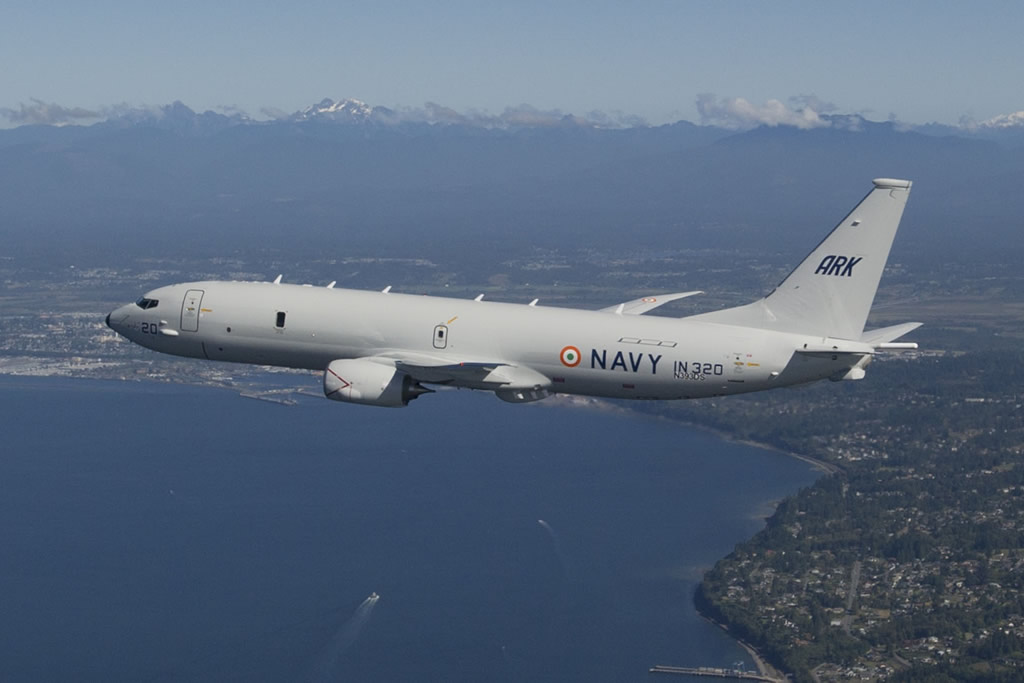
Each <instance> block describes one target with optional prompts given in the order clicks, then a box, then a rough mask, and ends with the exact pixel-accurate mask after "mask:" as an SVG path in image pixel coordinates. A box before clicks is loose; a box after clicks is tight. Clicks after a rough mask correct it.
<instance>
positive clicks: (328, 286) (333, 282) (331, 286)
mask: <svg viewBox="0 0 1024 683" xmlns="http://www.w3.org/2000/svg"><path fill="white" fill-rule="evenodd" d="M336 284H338V281H337V280H331V283H330V284H329V285H327V289H334V285H336Z"/></svg>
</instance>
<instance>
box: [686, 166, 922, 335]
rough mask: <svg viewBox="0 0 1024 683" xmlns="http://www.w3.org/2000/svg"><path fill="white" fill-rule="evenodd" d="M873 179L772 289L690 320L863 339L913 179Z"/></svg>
mask: <svg viewBox="0 0 1024 683" xmlns="http://www.w3.org/2000/svg"><path fill="white" fill-rule="evenodd" d="M873 182H874V184H875V186H874V188H873V189H872V190H871V192H869V193H868V196H867V197H865V198H864V199H863V200H861V202H860V204H858V205H857V206H856V208H854V209H853V211H851V212H850V213H849V215H847V216H846V218H844V219H843V220H842V221H841V222H840V223H839V225H838V226H836V228H835V229H834V230H833V231H832V232H831V233H829V235H828V237H826V238H825V239H824V240H822V242H821V244H819V245H818V246H817V247H816V248H815V249H814V251H812V252H811V253H810V255H809V256H808V257H807V258H806V259H804V260H803V262H802V263H801V264H800V265H798V266H797V267H796V269H795V270H794V271H793V272H792V273H790V275H789V277H787V278H786V279H785V280H783V281H782V283H781V284H780V285H779V286H778V287H776V288H775V289H774V290H773V291H772V292H771V294H769V295H768V296H766V297H765V298H763V299H761V300H759V301H755V302H754V303H752V304H747V305H746V306H739V307H738V308H728V309H725V310H723V311H714V312H712V313H703V314H700V315H696V316H693V317H692V318H691V319H700V320H705V321H708V322H716V323H723V324H726V325H742V326H745V327H759V328H762V329H770V330H779V331H785V332H797V333H801V334H813V335H816V336H822V337H833V338H837V339H860V336H861V333H862V332H863V331H864V323H865V322H866V321H867V318H868V312H869V311H870V310H871V302H872V301H874V298H875V292H876V291H877V290H878V282H879V280H881V278H882V271H883V270H884V269H885V262H886V260H887V259H888V258H889V249H890V248H891V247H892V240H893V237H895V235H896V228H898V227H899V224H900V218H901V217H902V216H903V208H904V207H905V206H906V204H907V197H908V196H909V195H910V181H909V180H893V179H890V178H878V179H876V180H874V181H873Z"/></svg>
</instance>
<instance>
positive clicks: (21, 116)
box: [0, 98, 102, 126]
mask: <svg viewBox="0 0 1024 683" xmlns="http://www.w3.org/2000/svg"><path fill="white" fill-rule="evenodd" d="M0 116H3V117H4V118H6V119H7V120H8V121H10V122H11V123H15V124H18V125H26V124H27V125H44V126H61V125H65V124H68V123H76V122H82V121H87V120H91V119H100V118H102V115H101V114H100V113H99V112H95V111H92V110H90V109H85V108H83V107H63V106H61V105H59V104H56V103H53V102H44V101H42V100H37V99H35V98H32V99H31V100H30V101H29V104H25V103H24V102H21V103H19V104H18V108H17V109H10V108H0Z"/></svg>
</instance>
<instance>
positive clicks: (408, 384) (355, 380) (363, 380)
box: [324, 358, 431, 408]
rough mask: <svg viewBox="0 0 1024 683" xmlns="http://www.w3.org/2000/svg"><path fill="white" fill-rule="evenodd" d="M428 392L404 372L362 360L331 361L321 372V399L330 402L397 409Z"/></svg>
mask: <svg viewBox="0 0 1024 683" xmlns="http://www.w3.org/2000/svg"><path fill="white" fill-rule="evenodd" d="M430 391H431V390H430V389H427V388H425V387H423V386H421V385H420V384H419V382H417V381H416V380H414V379H413V378H412V377H410V376H409V375H407V374H405V373H404V372H399V371H398V370H395V369H394V368H393V367H391V366H390V365H385V364H382V363H375V362H374V361H372V360H367V359H365V358H355V359H351V360H350V359H345V360H336V361H331V364H330V365H328V366H327V369H326V370H325V371H324V395H325V396H327V398H329V399H331V400H333V401H344V402H346V403H362V404H365V405H370V406H386V407H391V408H400V407H402V406H405V405H409V401H411V400H413V399H414V398H416V397H417V396H419V395H420V394H426V393H430Z"/></svg>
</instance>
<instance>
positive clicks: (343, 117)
mask: <svg viewBox="0 0 1024 683" xmlns="http://www.w3.org/2000/svg"><path fill="white" fill-rule="evenodd" d="M373 109H374V108H373V107H371V106H370V105H368V104H366V103H365V102H361V101H359V100H355V99H344V100H339V101H337V102H335V101H334V100H332V99H331V98H329V97H325V98H324V99H322V100H321V101H320V102H319V103H317V104H314V105H312V106H309V107H306V108H305V109H303V110H302V111H299V112H296V113H295V114H293V115H292V119H294V120H296V121H309V120H312V119H328V120H331V121H350V122H353V123H356V122H362V121H366V120H368V119H369V118H370V116H371V115H372V114H373Z"/></svg>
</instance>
